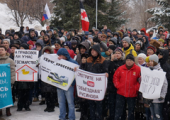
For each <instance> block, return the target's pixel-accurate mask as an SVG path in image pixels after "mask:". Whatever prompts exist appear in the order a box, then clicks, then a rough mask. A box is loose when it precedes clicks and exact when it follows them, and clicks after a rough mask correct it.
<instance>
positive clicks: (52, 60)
mask: <svg viewBox="0 0 170 120" xmlns="http://www.w3.org/2000/svg"><path fill="white" fill-rule="evenodd" d="M40 66H41V80H42V81H43V82H45V83H48V84H50V85H53V86H55V87H58V88H60V89H63V90H66V91H67V90H68V88H69V87H70V86H71V84H72V82H73V80H74V78H75V74H74V73H75V72H74V68H75V67H78V65H77V64H74V63H71V62H69V61H66V60H63V59H61V60H59V59H58V55H55V56H54V55H51V54H44V55H43V56H42V57H41V60H40Z"/></svg>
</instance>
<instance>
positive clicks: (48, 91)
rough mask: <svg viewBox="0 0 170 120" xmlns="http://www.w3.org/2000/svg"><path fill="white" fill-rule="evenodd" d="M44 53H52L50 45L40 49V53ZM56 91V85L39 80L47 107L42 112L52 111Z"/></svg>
mask: <svg viewBox="0 0 170 120" xmlns="http://www.w3.org/2000/svg"><path fill="white" fill-rule="evenodd" d="M44 53H47V54H53V49H52V48H51V47H50V46H46V47H44V48H43V50H42V54H44ZM56 91H57V88H56V87H54V86H52V85H50V84H48V83H45V82H43V81H42V82H41V93H44V94H45V101H46V104H47V108H46V109H45V110H44V112H54V108H55V98H56V94H57V93H56Z"/></svg>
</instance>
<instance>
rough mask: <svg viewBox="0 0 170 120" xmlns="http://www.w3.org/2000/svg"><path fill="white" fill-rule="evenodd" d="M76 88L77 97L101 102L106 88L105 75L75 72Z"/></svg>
mask: <svg viewBox="0 0 170 120" xmlns="http://www.w3.org/2000/svg"><path fill="white" fill-rule="evenodd" d="M76 87H77V95H78V97H81V98H84V99H89V100H95V101H101V100H103V99H104V96H105V92H106V88H107V77H106V74H105V73H103V74H94V73H90V72H87V71H84V70H80V69H78V70H77V71H76Z"/></svg>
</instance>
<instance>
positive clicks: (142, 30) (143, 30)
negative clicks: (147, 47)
mask: <svg viewBox="0 0 170 120" xmlns="http://www.w3.org/2000/svg"><path fill="white" fill-rule="evenodd" d="M140 31H141V32H144V33H145V35H146V36H147V37H148V40H149V41H150V36H149V34H148V33H146V29H145V28H142V29H141V30H140Z"/></svg>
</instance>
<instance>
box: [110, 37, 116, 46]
mask: <svg viewBox="0 0 170 120" xmlns="http://www.w3.org/2000/svg"><path fill="white" fill-rule="evenodd" d="M109 41H111V42H112V43H114V45H116V44H117V38H116V37H112V38H111V39H110V40H109Z"/></svg>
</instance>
